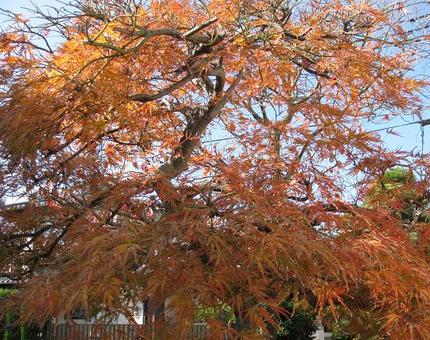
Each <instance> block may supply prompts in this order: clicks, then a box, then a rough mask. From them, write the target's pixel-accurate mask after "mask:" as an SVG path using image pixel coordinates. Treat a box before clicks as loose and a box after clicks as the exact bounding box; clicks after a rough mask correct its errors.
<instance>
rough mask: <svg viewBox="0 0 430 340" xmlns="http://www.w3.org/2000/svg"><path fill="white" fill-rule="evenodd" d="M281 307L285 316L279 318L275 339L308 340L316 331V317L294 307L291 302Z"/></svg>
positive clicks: (300, 308)
mask: <svg viewBox="0 0 430 340" xmlns="http://www.w3.org/2000/svg"><path fill="white" fill-rule="evenodd" d="M282 307H283V308H284V309H285V310H286V312H287V314H286V315H285V316H280V317H279V329H278V330H277V332H276V335H275V337H274V338H275V339H278V340H310V339H313V334H314V333H315V332H316V330H317V329H318V326H317V323H316V315H315V314H314V313H312V312H310V311H306V310H305V309H303V308H302V307H300V306H297V305H296V306H295V305H294V302H293V301H292V300H289V301H286V302H284V304H283V305H282Z"/></svg>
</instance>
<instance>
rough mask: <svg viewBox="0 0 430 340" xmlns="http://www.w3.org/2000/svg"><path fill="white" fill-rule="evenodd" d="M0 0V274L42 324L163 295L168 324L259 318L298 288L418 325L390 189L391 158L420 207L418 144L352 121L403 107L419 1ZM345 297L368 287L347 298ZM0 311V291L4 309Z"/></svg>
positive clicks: (420, 251) (245, 323) (415, 109)
mask: <svg viewBox="0 0 430 340" xmlns="http://www.w3.org/2000/svg"><path fill="white" fill-rule="evenodd" d="M34 11H35V14H36V15H37V16H38V17H39V19H38V21H37V23H34V22H32V21H29V20H28V19H26V18H24V17H23V16H22V15H15V14H13V13H9V12H4V15H5V16H6V17H8V18H9V19H10V26H8V28H6V29H4V30H3V32H2V33H1V36H0V180H1V186H0V195H1V198H2V199H3V203H4V204H6V203H7V202H8V200H10V199H11V198H15V199H16V198H21V199H25V200H27V201H28V203H27V204H26V205H25V207H20V208H19V209H7V207H4V209H2V212H1V224H0V231H1V233H0V242H1V244H0V276H8V277H11V278H15V279H18V280H20V282H21V285H22V289H21V290H20V292H19V293H18V294H16V295H15V296H14V299H15V300H13V301H12V302H11V303H15V304H16V305H19V306H21V307H20V308H21V309H22V310H23V312H22V315H23V316H22V317H23V319H25V320H26V321H28V322H39V323H43V322H44V321H46V320H47V319H49V318H50V317H52V316H56V315H60V314H62V313H66V314H67V313H70V312H72V311H73V310H74V309H75V308H76V307H79V308H83V309H84V310H86V311H88V312H89V313H91V312H95V311H98V310H100V309H103V310H104V311H105V313H107V314H109V313H116V312H121V313H123V314H125V315H127V316H129V317H130V319H132V314H133V310H132V309H133V307H132V306H133V305H135V304H136V303H137V302H138V301H143V300H145V299H147V298H148V297H149V298H151V299H152V300H153V301H159V302H161V301H165V300H166V299H167V298H168V299H169V304H168V308H169V309H171V310H172V313H174V315H175V318H174V321H175V322H174V325H173V326H172V327H176V328H175V332H176V334H177V336H178V337H180V336H181V335H183V336H185V335H186V334H187V332H188V329H189V327H190V326H191V325H192V322H193V321H194V320H195V319H196V318H197V314H198V313H197V312H198V311H199V310H201V308H202V306H206V308H208V310H214V311H215V310H217V308H218V309H219V310H223V309H225V308H226V306H227V307H228V310H229V311H231V312H232V313H233V314H234V316H235V317H234V322H225V320H224V321H223V320H222V318H219V317H216V315H217V313H216V312H214V313H212V314H213V318H209V320H208V323H209V326H210V330H211V332H212V334H215V335H217V334H225V333H224V332H227V333H228V334H229V336H230V337H236V336H243V337H247V336H248V337H251V336H256V335H259V334H260V335H261V334H264V333H265V332H266V331H267V325H268V324H270V323H275V322H276V319H277V318H276V315H277V314H278V315H282V313H286V312H288V311H286V310H285V309H283V308H282V303H283V302H284V301H285V300H286V299H287V298H291V297H294V299H296V301H300V304H301V305H306V304H307V305H312V306H316V308H317V311H318V312H319V313H320V314H321V315H322V314H323V313H325V312H327V311H329V312H331V313H334V314H336V313H337V311H338V310H339V308H338V307H339V306H342V307H343V308H344V309H345V310H346V311H347V312H348V313H354V311H355V310H356V309H359V308H360V304H365V305H366V306H367V305H371V306H372V308H373V309H374V310H377V311H378V313H377V314H375V315H378V318H379V321H380V322H381V325H382V328H381V329H380V332H381V334H384V335H388V336H391V337H392V338H400V339H405V337H406V338H412V337H413V338H417V339H419V338H429V337H430V317H429V315H430V271H429V260H430V258H429V236H430V225H429V223H428V222H429V221H428V220H425V221H418V220H413V221H411V223H413V224H414V227H413V228H414V230H415V231H416V232H417V233H420V244H419V246H417V245H416V243H415V242H413V241H412V240H411V238H410V235H409V232H408V230H406V229H405V228H403V221H402V217H401V216H398V215H396V214H393V213H392V206H390V205H389V204H386V205H384V204H367V205H366V204H363V202H364V201H365V200H366V197H368V195H369V193H370V192H372V190H375V189H374V188H375V181H378V180H379V181H380V180H381V178H383V176H384V174H385V172H386V170H387V169H389V168H392V167H393V166H396V165H402V166H407V167H408V169H410V171H411V173H413V177H414V180H413V181H410V182H408V183H407V185H408V186H410V190H413V192H414V195H415V196H414V197H415V198H414V199H416V201H417V202H421V203H420V204H421V205H422V208H423V209H424V210H425V209H427V208H428V206H426V204H427V203H426V202H428V199H429V184H428V183H429V181H428V180H429V175H430V167H429V157H428V155H426V154H423V153H417V152H415V151H412V152H402V151H392V150H389V149H388V148H387V147H386V146H385V145H384V143H383V141H382V140H381V138H380V136H379V135H378V133H377V132H370V131H368V129H366V127H368V126H369V122H378V121H379V120H380V119H383V120H386V121H390V120H391V119H395V118H396V117H406V116H408V117H413V116H415V117H417V118H420V117H421V114H422V110H423V106H424V104H425V103H423V102H422V96H421V95H422V94H423V91H425V90H426V85H427V84H426V82H425V81H423V80H421V79H420V78H419V77H417V76H416V73H414V72H413V70H414V68H415V67H416V64H417V62H419V61H420V60H422V58H425V57H426V56H427V51H428V50H427V47H428V46H427V45H428V41H429V39H428V32H427V29H428V27H429V26H428V24H427V18H428V16H427V15H418V14H416V13H420V12H421V13H423V11H424V13H426V12H425V11H428V12H430V8H429V5H428V4H427V3H421V2H419V1H417V2H415V1H411V0H408V1H402V2H385V1H365V0H351V1H343V0H335V1H325V0H320V1H317V0H297V1H296V0H289V1H281V0H252V1H251V0H210V1H206V0H158V1H131V0H111V1H106V0H91V1H89V0H76V1H72V2H71V3H70V4H68V5H62V6H60V4H59V6H58V7H55V8H47V9H40V8H35V9H34ZM363 300H366V301H364V302H363ZM0 308H1V307H0Z"/></svg>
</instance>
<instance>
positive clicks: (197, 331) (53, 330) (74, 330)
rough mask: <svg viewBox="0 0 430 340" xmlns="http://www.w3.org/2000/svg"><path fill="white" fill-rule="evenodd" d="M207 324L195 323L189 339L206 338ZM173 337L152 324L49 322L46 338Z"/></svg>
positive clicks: (131, 339)
mask: <svg viewBox="0 0 430 340" xmlns="http://www.w3.org/2000/svg"><path fill="white" fill-rule="evenodd" d="M207 333H208V330H207V326H206V324H204V323H198V324H195V325H194V327H193V330H192V334H190V336H189V337H188V339H190V340H194V339H196V340H203V339H206V338H207V335H208V334H207ZM166 338H169V339H174V338H176V337H175V336H174V334H170V335H166V331H164V332H163V331H162V330H160V329H156V327H154V326H152V325H150V324H149V325H144V326H140V325H133V324H127V325H114V324H112V325H107V324H76V323H61V324H49V325H48V329H47V340H134V339H142V340H143V339H145V340H146V339H148V340H159V339H163V340H164V339H166Z"/></svg>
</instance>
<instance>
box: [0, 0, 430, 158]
mask: <svg viewBox="0 0 430 340" xmlns="http://www.w3.org/2000/svg"><path fill="white" fill-rule="evenodd" d="M33 2H34V3H35V4H37V5H38V6H40V7H42V6H55V5H59V2H58V1H57V0H33ZM23 7H32V5H31V2H30V1H29V0H0V8H3V9H8V10H11V11H13V12H20V13H25V12H26V10H25V9H23ZM429 66H430V61H427V62H423V63H421V65H420V66H419V67H418V68H417V70H416V72H417V74H419V75H420V76H421V77H423V76H424V77H425V78H427V79H430V68H429ZM429 105H430V99H426V100H424V106H425V107H429ZM424 118H430V111H429V110H428V109H426V110H425V114H424ZM405 120H406V121H408V122H410V121H411V118H410V117H405V118H398V119H396V120H394V121H390V122H388V123H385V125H384V124H382V125H373V124H366V126H368V127H369V129H372V130H373V129H378V128H383V127H388V126H394V125H400V124H403V123H405ZM393 131H394V132H395V133H396V134H399V136H395V135H392V134H389V133H387V132H384V131H382V132H381V135H382V136H383V139H384V143H385V145H386V146H387V147H388V148H390V149H398V148H400V149H402V150H411V149H413V148H416V150H421V144H422V137H421V132H422V130H421V127H420V125H419V124H415V125H409V126H404V127H401V128H396V129H394V130H393ZM424 151H425V152H427V153H428V152H430V125H428V126H427V127H425V128H424Z"/></svg>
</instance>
